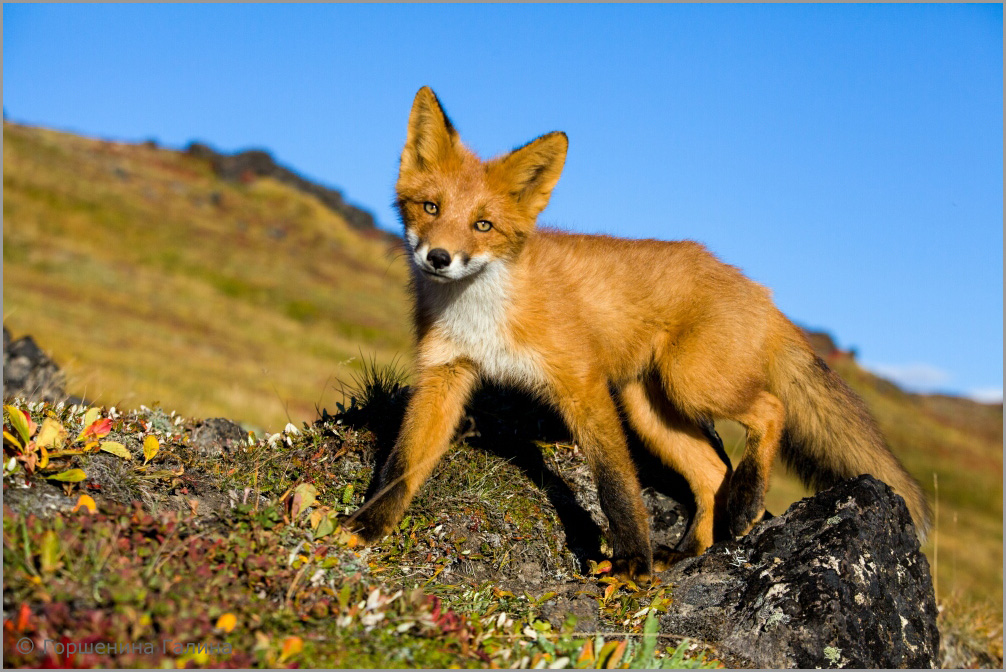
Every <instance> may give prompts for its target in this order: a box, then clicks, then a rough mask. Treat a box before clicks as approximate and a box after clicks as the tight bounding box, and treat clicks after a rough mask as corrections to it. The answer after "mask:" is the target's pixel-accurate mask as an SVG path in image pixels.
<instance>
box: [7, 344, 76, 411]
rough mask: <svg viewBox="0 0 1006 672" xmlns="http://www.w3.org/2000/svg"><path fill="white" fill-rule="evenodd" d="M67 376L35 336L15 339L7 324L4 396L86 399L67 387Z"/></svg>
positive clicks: (43, 399)
mask: <svg viewBox="0 0 1006 672" xmlns="http://www.w3.org/2000/svg"><path fill="white" fill-rule="evenodd" d="M64 384H65V381H64V377H63V373H62V372H61V371H60V370H59V367H58V366H57V365H56V363H55V362H53V361H52V360H51V359H49V357H48V355H46V354H45V352H43V351H42V349H41V348H40V347H38V344H37V343H35V339H34V338H32V337H31V336H22V337H21V338H18V339H16V340H11V337H10V332H8V331H7V327H4V328H3V395H4V399H9V398H11V397H24V398H25V399H29V400H32V401H50V402H54V403H57V402H60V401H64V402H67V403H85V400H84V399H81V398H80V397H74V396H70V395H68V394H67V393H66V391H65V390H64Z"/></svg>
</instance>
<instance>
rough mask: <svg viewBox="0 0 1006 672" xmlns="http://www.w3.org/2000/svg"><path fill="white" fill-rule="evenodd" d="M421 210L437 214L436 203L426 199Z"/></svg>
mask: <svg viewBox="0 0 1006 672" xmlns="http://www.w3.org/2000/svg"><path fill="white" fill-rule="evenodd" d="M423 210H425V211H426V212H428V213H430V214H431V215H435V214H437V204H436V203H431V202H430V201H426V202H425V203H423Z"/></svg>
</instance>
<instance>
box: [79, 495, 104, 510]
mask: <svg viewBox="0 0 1006 672" xmlns="http://www.w3.org/2000/svg"><path fill="white" fill-rule="evenodd" d="M81 509H84V510H85V511H87V512H88V513H94V512H95V511H97V510H98V506H97V505H96V504H95V503H94V498H93V497H91V495H81V496H80V497H79V498H78V499H77V505H76V506H74V507H73V512H74V513H77V512H78V511H80V510H81Z"/></svg>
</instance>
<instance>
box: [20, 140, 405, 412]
mask: <svg viewBox="0 0 1006 672" xmlns="http://www.w3.org/2000/svg"><path fill="white" fill-rule="evenodd" d="M3 235H4V271H3V279H4V323H5V324H6V325H7V326H8V328H10V329H11V331H12V333H13V335H14V336H15V337H17V336H19V335H20V334H21V333H32V334H35V335H38V336H40V337H41V338H42V339H43V344H44V347H45V348H46V349H47V350H49V351H50V352H51V353H52V355H53V356H54V358H55V359H56V360H57V362H59V363H60V364H61V365H62V366H63V367H64V368H65V369H66V372H67V374H68V378H69V382H70V387H71V389H72V390H73V391H74V392H79V393H82V394H85V395H86V396H88V397H90V398H92V399H94V400H96V401H98V402H102V403H106V404H115V403H121V404H126V405H130V406H136V405H139V404H141V403H142V404H148V405H149V404H151V403H154V402H159V403H161V404H163V405H164V406H165V407H170V408H172V409H177V410H178V411H179V412H181V413H184V414H188V415H199V416H204V417H209V416H215V415H226V416H228V417H232V418H235V419H239V420H241V421H243V422H245V423H248V424H250V425H252V426H257V427H262V428H267V429H270V430H276V429H278V428H279V427H282V426H283V425H284V424H285V423H286V422H287V421H288V419H292V420H293V421H295V422H300V421H303V420H309V419H312V418H313V417H314V415H315V404H316V403H320V404H322V405H324V404H326V403H327V404H330V405H331V404H334V401H335V400H336V399H337V398H338V394H337V393H336V392H335V391H334V390H333V388H332V385H333V382H334V381H335V380H336V379H338V378H342V379H349V378H350V377H351V375H352V373H353V371H355V370H357V369H358V367H359V353H360V352H361V350H363V351H366V352H367V353H372V356H374V357H375V358H376V359H377V361H379V362H388V361H391V359H392V358H393V357H394V356H395V354H396V353H399V352H402V351H405V350H407V348H408V343H409V337H408V332H407V320H406V319H405V314H404V313H405V310H406V308H405V307H406V298H405V291H404V286H405V273H406V271H405V267H404V264H403V263H402V262H401V260H400V259H397V258H396V255H395V252H394V250H392V249H389V247H388V243H387V242H385V241H383V240H381V239H378V238H368V237H366V236H365V235H361V234H360V233H359V232H357V231H354V230H352V229H350V228H349V227H348V225H347V224H346V223H345V221H343V220H342V219H341V218H340V217H339V216H338V215H336V214H334V213H332V212H331V211H329V210H327V209H326V208H324V207H322V206H321V205H320V204H319V203H318V202H317V201H316V200H315V199H313V198H310V197H307V196H304V195H303V194H300V193H298V192H296V191H294V190H292V189H290V188H288V187H286V186H284V185H280V184H278V183H275V182H273V181H271V180H268V179H262V180H258V181H256V182H254V183H251V184H248V185H234V184H228V183H224V182H221V181H220V180H218V179H217V178H216V177H215V176H213V175H212V173H211V172H210V170H209V169H208V168H207V167H206V166H205V165H204V164H202V163H201V162H199V161H197V160H195V159H193V158H191V157H188V156H186V155H184V154H181V153H178V152H170V151H165V150H159V149H154V148H148V147H143V146H135V145H124V144H117V143H108V142H101V141H95V140H88V139H84V138H78V137H75V136H71V135H67V134H61V133H56V132H52V131H46V130H41V129H32V128H25V127H20V126H15V125H11V124H5V125H4V234H3Z"/></svg>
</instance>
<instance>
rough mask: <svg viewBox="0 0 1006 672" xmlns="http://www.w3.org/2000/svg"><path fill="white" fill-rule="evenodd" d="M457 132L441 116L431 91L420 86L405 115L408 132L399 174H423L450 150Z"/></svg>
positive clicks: (437, 101) (443, 116)
mask: <svg viewBox="0 0 1006 672" xmlns="http://www.w3.org/2000/svg"><path fill="white" fill-rule="evenodd" d="M457 139H458V132H457V131H455V130H454V126H453V125H452V124H451V120H450V119H448V118H447V114H445V113H444V108H443V107H442V106H441V105H440V101H439V100H437V94H435V93H433V89H431V88H430V87H428V86H424V87H423V88H421V89H419V92H418V93H416V99H415V100H414V101H413V103H412V112H410V113H409V132H408V135H407V136H406V138H405V149H403V150H402V163H401V166H400V167H399V174H402V173H406V172H409V171H413V170H423V169H424V168H426V167H427V166H429V165H431V164H433V163H435V162H436V161H437V160H438V159H441V158H443V157H445V156H446V155H448V154H449V153H450V152H451V151H453V149H454V143H455V141H457Z"/></svg>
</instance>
